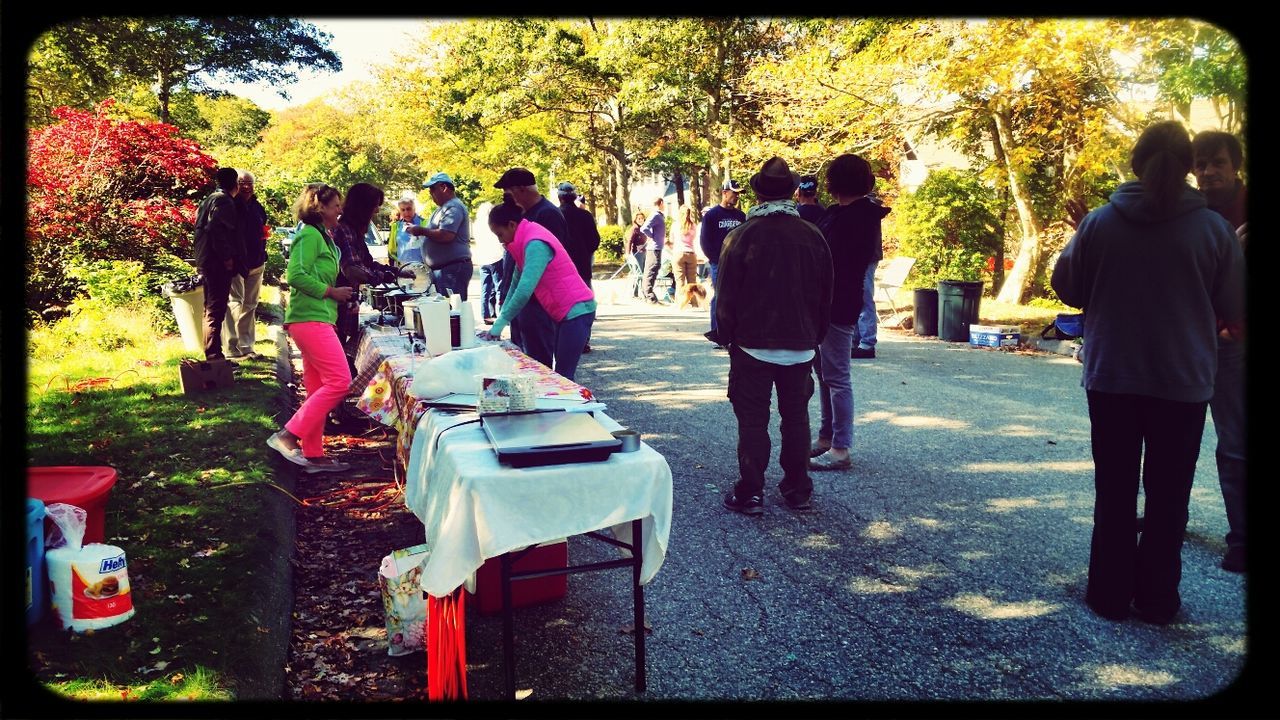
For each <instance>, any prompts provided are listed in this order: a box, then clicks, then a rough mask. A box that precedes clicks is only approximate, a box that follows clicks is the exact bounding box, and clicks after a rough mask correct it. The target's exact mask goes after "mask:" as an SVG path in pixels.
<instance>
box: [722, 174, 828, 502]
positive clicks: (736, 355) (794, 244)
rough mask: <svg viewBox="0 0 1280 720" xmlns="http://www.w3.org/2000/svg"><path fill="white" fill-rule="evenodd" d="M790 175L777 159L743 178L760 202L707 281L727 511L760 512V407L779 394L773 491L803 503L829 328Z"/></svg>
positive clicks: (822, 287)
mask: <svg viewBox="0 0 1280 720" xmlns="http://www.w3.org/2000/svg"><path fill="white" fill-rule="evenodd" d="M796 184H797V178H796V175H795V173H793V172H791V169H790V168H788V167H787V163H786V162H785V161H783V160H782V158H778V157H773V158H769V159H768V160H767V161H765V163H764V165H763V167H761V169H760V172H758V173H756V174H755V175H753V176H752V177H751V187H752V189H753V190H755V193H756V198H757V199H759V200H760V204H759V205H756V206H755V207H753V208H751V212H749V213H748V214H747V221H746V222H745V223H743V224H742V225H740V226H738V227H737V228H735V229H734V230H733V231H732V232H730V233H729V236H728V237H727V238H725V242H724V248H723V250H722V251H721V253H720V270H719V276H718V278H717V282H716V296H717V297H718V298H719V299H720V302H719V303H718V305H717V306H716V313H717V328H718V330H717V331H718V335H719V339H720V341H721V342H722V343H724V344H725V345H727V346H728V347H729V388H728V395H729V402H730V403H731V404H732V405H733V414H734V416H735V417H736V418H737V421H738V476H739V479H738V482H737V483H736V484H735V485H734V486H733V490H731V491H730V492H729V494H728V495H726V496H725V498H724V506H725V507H726V508H728V509H730V510H733V511H735V512H740V513H744V514H748V515H759V514H761V513H762V512H763V511H764V499H763V495H764V471H765V468H766V467H768V465H769V451H770V447H769V401H770V396H771V395H772V394H773V390H774V388H777V392H778V414H779V415H780V416H781V418H782V420H781V433H782V448H781V451H780V453H779V456H778V460H779V464H780V465H782V473H783V476H782V482H781V484H780V485H779V489H780V490H781V491H782V497H783V500H784V501H785V502H786V503H787V505H788V506H790V507H791V508H793V509H796V510H807V509H809V508H810V507H811V503H810V499H811V498H810V496H811V495H812V494H813V479H812V478H810V477H809V472H808V463H809V457H808V450H809V398H810V397H812V396H813V377H812V375H811V374H810V367H811V365H812V361H813V358H814V355H815V350H816V348H817V347H818V344H819V343H821V342H822V339H823V338H824V337H825V336H826V333H827V327H828V326H829V325H830V322H831V286H832V271H831V252H830V251H829V250H828V249H827V242H826V240H824V239H823V237H822V232H821V231H820V230H818V228H816V227H814V225H813V223H809V222H806V221H804V220H802V219H801V218H800V215H799V213H798V212H797V211H796V204H795V201H794V200H792V199H791V193H792V192H793V191H794V190H795V188H796Z"/></svg>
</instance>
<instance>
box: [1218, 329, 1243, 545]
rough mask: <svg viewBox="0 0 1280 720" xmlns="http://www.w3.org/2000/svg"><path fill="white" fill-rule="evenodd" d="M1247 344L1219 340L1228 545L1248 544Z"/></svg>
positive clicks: (1220, 475) (1221, 461)
mask: <svg viewBox="0 0 1280 720" xmlns="http://www.w3.org/2000/svg"><path fill="white" fill-rule="evenodd" d="M1244 360H1245V348H1244V344H1243V343H1239V342H1225V341H1222V340H1219V341H1218V375H1217V379H1215V380H1214V383H1213V399H1212V400H1210V401H1209V410H1210V412H1212V413H1213V429H1214V430H1215V431H1216V432H1217V434H1218V450H1217V453H1216V455H1217V460H1218V484H1219V485H1221V486H1222V500H1223V502H1224V503H1226V506H1227V528H1228V531H1227V547H1228V548H1233V547H1244V544H1245V525H1244V520H1245V509H1244V508H1245V504H1244V501H1245V490H1244V487H1245V478H1246V476H1247V475H1248V471H1247V466H1246V464H1245V463H1246V458H1245V441H1246V439H1247V436H1248V433H1247V429H1246V428H1245V390H1244V382H1245V367H1244V364H1245V363H1244Z"/></svg>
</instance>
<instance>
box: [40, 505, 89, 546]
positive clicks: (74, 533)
mask: <svg viewBox="0 0 1280 720" xmlns="http://www.w3.org/2000/svg"><path fill="white" fill-rule="evenodd" d="M44 512H45V516H46V517H48V518H49V519H50V520H52V521H53V527H51V528H49V529H47V530H46V531H45V536H44V549H45V550H46V551H47V550H52V549H54V548H60V547H66V548H69V549H71V550H79V549H80V545H81V544H82V543H83V542H84V531H85V528H86V527H88V525H89V513H88V512H86V511H85V509H84V508H80V507H76V506H75V505H68V504H66V503H50V504H49V505H47V506H45V509H44Z"/></svg>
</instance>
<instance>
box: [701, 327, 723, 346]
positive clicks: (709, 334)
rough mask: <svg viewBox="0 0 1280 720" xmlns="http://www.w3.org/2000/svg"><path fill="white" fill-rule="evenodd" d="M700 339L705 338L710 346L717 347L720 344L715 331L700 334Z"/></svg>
mask: <svg viewBox="0 0 1280 720" xmlns="http://www.w3.org/2000/svg"><path fill="white" fill-rule="evenodd" d="M702 337H704V338H706V339H708V340H710V341H711V344H712V345H719V344H720V338H718V337H716V331H715V330H708V331H706V332H704V333H702Z"/></svg>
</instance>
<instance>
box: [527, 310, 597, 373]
mask: <svg viewBox="0 0 1280 720" xmlns="http://www.w3.org/2000/svg"><path fill="white" fill-rule="evenodd" d="M520 319H521V325H522V326H523V328H524V330H523V333H524V335H523V340H524V345H523V348H524V352H525V354H526V355H528V356H529V357H531V358H533V359H534V360H537V361H538V362H540V363H542V364H543V365H546V366H547V367H549V368H551V369H553V370H555V371H556V372H557V373H560V375H562V376H564V377H565V378H568V379H569V380H572V379H573V376H574V374H575V373H576V372H577V371H578V360H579V359H581V358H582V348H583V346H584V345H586V344H587V338H588V337H589V336H590V335H591V325H592V323H594V322H595V319H596V314H595V313H594V312H589V313H587V314H585V315H579V316H578V317H575V318H573V319H570V320H562V321H560V322H556V321H555V320H553V319H551V316H550V315H549V314H547V311H546V309H544V308H543V307H542V305H541V304H540V303H539V302H538V301H537V300H534V299H532V298H530V300H529V304H527V305H525V306H524V309H523V310H521V311H520Z"/></svg>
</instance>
